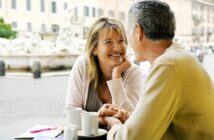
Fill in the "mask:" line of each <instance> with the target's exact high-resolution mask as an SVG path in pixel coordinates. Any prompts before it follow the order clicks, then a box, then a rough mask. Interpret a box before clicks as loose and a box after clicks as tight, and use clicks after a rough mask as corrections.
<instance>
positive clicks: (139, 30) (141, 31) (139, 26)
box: [135, 23, 144, 41]
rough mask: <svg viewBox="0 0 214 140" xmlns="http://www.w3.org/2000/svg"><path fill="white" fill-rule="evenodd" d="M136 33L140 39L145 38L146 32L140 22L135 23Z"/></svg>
mask: <svg viewBox="0 0 214 140" xmlns="http://www.w3.org/2000/svg"><path fill="white" fill-rule="evenodd" d="M135 34H136V37H137V40H138V41H141V40H142V39H143V36H144V32H143V28H142V27H141V25H140V24H139V23H137V24H136V25H135Z"/></svg>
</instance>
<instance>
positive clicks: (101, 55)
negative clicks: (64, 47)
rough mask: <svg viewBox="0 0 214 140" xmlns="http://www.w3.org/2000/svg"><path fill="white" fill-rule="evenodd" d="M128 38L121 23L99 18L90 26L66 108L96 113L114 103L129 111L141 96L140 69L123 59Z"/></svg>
mask: <svg viewBox="0 0 214 140" xmlns="http://www.w3.org/2000/svg"><path fill="white" fill-rule="evenodd" d="M126 50H127V38H126V34H125V30H124V27H123V25H122V23H120V22H119V21H117V20H115V19H112V18H105V17H103V18H99V19H98V20H97V21H95V23H94V24H93V25H92V26H91V27H90V29H89V31H88V36H87V44H86V53H85V54H84V55H82V56H80V57H79V58H77V60H76V61H75V64H74V66H73V68H72V70H71V74H70V78H69V82H68V88H67V97H66V107H81V108H83V109H84V110H86V111H96V112H97V111H98V110H99V109H100V108H101V107H102V106H103V104H108V103H109V104H113V105H117V106H120V107H122V108H124V109H125V110H127V111H129V112H131V111H133V110H134V108H135V106H136V104H137V102H138V99H139V96H140V93H141V86H142V83H141V79H142V77H141V72H140V69H139V68H138V67H137V66H136V65H134V64H132V63H130V62H129V60H128V59H127V57H126Z"/></svg>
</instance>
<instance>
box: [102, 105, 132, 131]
mask: <svg viewBox="0 0 214 140" xmlns="http://www.w3.org/2000/svg"><path fill="white" fill-rule="evenodd" d="M98 117H99V123H100V124H101V125H106V124H107V125H108V126H109V127H110V128H111V127H112V126H113V125H114V124H122V123H124V122H125V121H126V120H127V119H128V118H129V113H128V112H127V111H125V110H124V109H122V108H120V107H119V106H116V105H112V104H104V105H103V106H102V107H101V108H100V110H99V111H98Z"/></svg>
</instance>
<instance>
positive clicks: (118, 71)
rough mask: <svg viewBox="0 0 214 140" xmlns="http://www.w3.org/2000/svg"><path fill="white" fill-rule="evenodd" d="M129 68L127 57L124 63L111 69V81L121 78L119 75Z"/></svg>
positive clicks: (129, 63)
mask: <svg viewBox="0 0 214 140" xmlns="http://www.w3.org/2000/svg"><path fill="white" fill-rule="evenodd" d="M130 66H131V62H130V61H129V60H128V57H125V58H124V61H123V62H122V63H121V64H120V65H117V66H115V67H114V68H113V71H112V79H117V78H120V77H121V74H122V73H123V72H125V71H126V70H127V69H128V68H129V67H130Z"/></svg>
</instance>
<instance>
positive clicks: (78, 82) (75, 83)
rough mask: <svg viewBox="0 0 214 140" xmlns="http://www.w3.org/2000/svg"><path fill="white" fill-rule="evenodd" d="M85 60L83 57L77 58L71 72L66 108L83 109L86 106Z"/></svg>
mask: <svg viewBox="0 0 214 140" xmlns="http://www.w3.org/2000/svg"><path fill="white" fill-rule="evenodd" d="M83 62H84V59H82V57H79V58H77V60H76V61H75V64H74V66H73V68H72V70H71V73H70V76H69V80H68V86H67V96H66V103H65V107H81V108H83V104H84V98H83V96H84V93H83V92H84V90H83V82H84V79H83V78H84V69H85V68H84V63H83Z"/></svg>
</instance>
